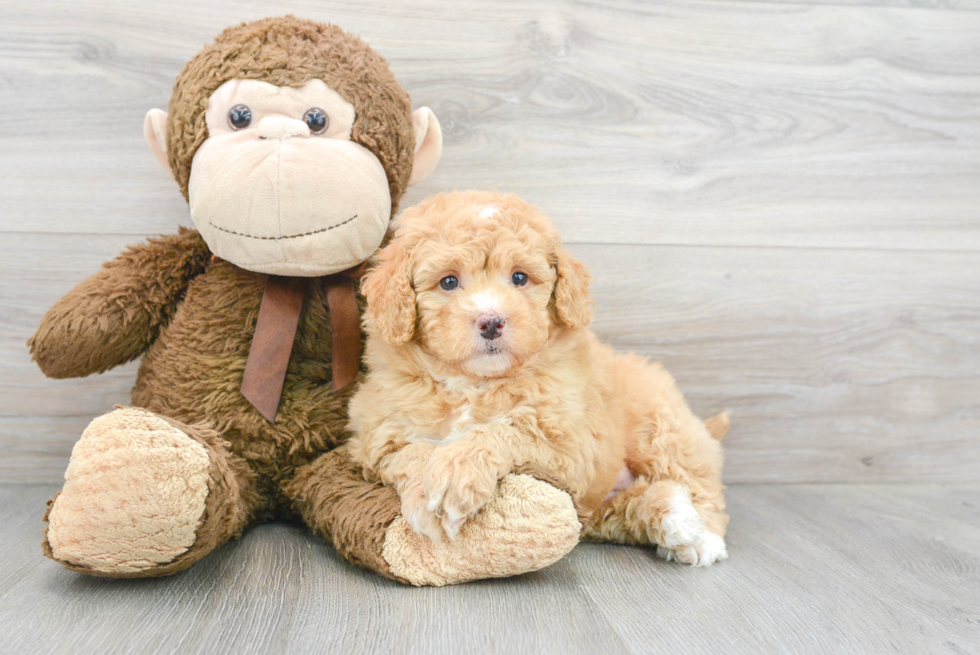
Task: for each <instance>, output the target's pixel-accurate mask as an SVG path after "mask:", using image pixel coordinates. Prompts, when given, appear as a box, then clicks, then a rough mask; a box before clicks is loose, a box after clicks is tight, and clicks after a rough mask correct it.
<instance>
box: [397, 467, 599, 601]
mask: <svg viewBox="0 0 980 655" xmlns="http://www.w3.org/2000/svg"><path fill="white" fill-rule="evenodd" d="M581 531H582V524H581V523H580V522H579V516H578V512H577V511H576V509H575V505H574V503H572V498H571V496H569V495H568V494H567V493H566V492H564V491H561V490H560V489H557V488H556V487H553V486H552V485H550V484H548V483H547V482H542V481H541V480H538V479H537V478H533V477H531V476H530V475H513V474H512V475H508V476H506V477H505V478H504V479H503V480H501V481H500V483H499V484H498V486H497V491H496V493H495V494H494V496H493V497H492V498H491V500H490V502H489V503H488V504H487V505H486V506H484V507H483V509H481V510H480V512H479V513H477V514H476V515H475V516H473V517H472V518H470V519H469V520H468V521H467V522H466V523H465V524H464V525H463V527H462V529H461V530H460V533H459V534H458V535H457V536H456V538H455V539H453V540H452V541H449V540H446V541H432V540H431V539H429V538H428V537H426V536H425V535H422V534H419V533H418V532H415V531H414V530H413V529H412V527H411V525H409V523H408V521H407V520H405V518H404V517H401V516H399V517H398V518H396V519H395V520H394V521H393V522H392V523H391V525H390V526H389V527H388V529H387V530H386V532H385V537H384V547H383V549H382V552H381V554H382V556H383V557H384V559H385V561H386V562H387V564H388V569H389V571H390V572H391V574H393V575H395V576H397V577H398V578H401V579H403V580H406V581H408V582H410V583H411V584H413V585H433V586H437V587H439V586H442V585H447V584H455V583H459V582H467V581H470V580H479V579H482V578H502V577H507V576H512V575H518V574H520V573H527V572H529V571H537V570H538V569H543V568H544V567H546V566H549V565H550V564H554V563H555V562H557V561H558V560H559V559H561V558H562V557H564V556H565V555H566V554H567V553H568V552H569V551H571V550H572V548H574V547H575V545H576V544H577V543H578V540H579V534H580V533H581Z"/></svg>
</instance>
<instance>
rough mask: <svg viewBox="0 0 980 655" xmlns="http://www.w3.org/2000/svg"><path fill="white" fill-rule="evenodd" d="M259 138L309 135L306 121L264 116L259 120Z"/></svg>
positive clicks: (285, 137)
mask: <svg viewBox="0 0 980 655" xmlns="http://www.w3.org/2000/svg"><path fill="white" fill-rule="evenodd" d="M258 133H259V138H260V139H288V138H289V137H293V136H300V137H302V136H310V128H309V127H307V125H306V123H304V122H303V121H300V120H296V119H295V118H286V117H284V116H266V117H265V118H263V119H262V120H260V121H259V129H258Z"/></svg>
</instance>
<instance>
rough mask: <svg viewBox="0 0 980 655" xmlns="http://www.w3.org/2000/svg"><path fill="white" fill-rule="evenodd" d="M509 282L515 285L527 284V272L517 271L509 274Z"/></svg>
mask: <svg viewBox="0 0 980 655" xmlns="http://www.w3.org/2000/svg"><path fill="white" fill-rule="evenodd" d="M510 282H511V284H513V285H514V286H515V287H523V286H524V285H525V284H527V273H522V272H521V271H517V272H516V273H514V274H513V275H511V276H510Z"/></svg>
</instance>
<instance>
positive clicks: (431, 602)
mask: <svg viewBox="0 0 980 655" xmlns="http://www.w3.org/2000/svg"><path fill="white" fill-rule="evenodd" d="M56 490H57V487H55V486H51V485H3V486H0V525H2V526H3V528H2V531H0V552H2V553H3V554H4V563H3V565H2V567H0V626H2V632H3V633H4V636H3V638H2V639H0V652H3V653H73V654H79V653H171V652H173V653H178V652H179V653H215V652H227V653H236V655H237V654H246V653H306V652H310V653H313V652H336V653H358V654H361V653H385V654H398V653H419V654H426V655H439V654H442V653H559V654H561V655H572V654H575V653H636V654H639V653H667V652H669V653H675V654H680V653H722V652H724V653H751V654H756V653H768V652H786V653H847V654H853V653H916V654H918V653H947V654H948V653H977V652H980V486H958V487H944V486H938V485H932V486H927V485H876V486H858V485H820V486H811V485H806V486H804V485H800V486H793V485H782V486H781V485H766V486H739V485H736V486H733V487H731V488H730V490H729V499H730V506H731V512H732V527H731V531H730V533H729V538H728V541H729V552H730V553H731V559H729V560H728V561H726V562H722V563H720V564H718V565H716V566H713V567H711V568H707V569H690V568H686V567H682V566H680V565H677V564H672V563H665V562H663V561H661V560H659V559H657V558H656V557H655V556H654V555H653V554H652V553H651V552H650V551H649V550H646V549H640V548H630V547H618V546H609V545H597V544H582V545H580V546H579V547H578V548H576V549H575V551H573V552H572V553H571V554H570V555H569V556H568V557H566V558H565V559H564V560H562V561H561V562H559V563H558V564H556V565H554V566H552V567H551V568H549V569H546V570H544V571H541V572H538V573H534V574H529V575H526V576H522V577H519V578H512V579H507V580H495V581H485V582H479V583H473V584H468V585H460V586H457V587H447V588H442V589H433V588H421V589H416V588H407V587H402V586H399V585H397V584H395V583H391V582H389V581H387V580H385V579H383V578H380V577H378V576H375V575H373V574H371V573H368V572H366V571H363V570H360V569H356V568H354V567H352V566H350V565H348V564H347V563H345V562H343V561H342V560H339V559H338V558H337V556H336V554H335V553H334V552H333V551H332V550H331V549H330V548H329V547H327V546H325V545H324V544H323V543H322V542H321V541H320V540H319V539H317V538H315V537H313V536H311V535H309V534H308V533H306V532H305V531H304V530H303V529H301V528H299V527H295V526H286V525H269V526H263V527H260V528H258V529H255V530H253V531H251V532H250V533H248V534H246V535H245V537H244V538H243V539H241V540H239V541H236V542H233V543H230V544H228V545H226V546H225V547H223V548H222V549H220V550H219V551H218V552H216V553H214V554H212V555H211V556H210V557H209V558H207V559H205V560H203V561H202V562H200V563H198V565H196V566H195V567H194V568H192V569H190V570H189V571H187V572H185V573H183V574H178V575H176V576H173V577H171V578H165V579H158V580H116V581H110V580H100V579H95V578H87V577H85V576H81V575H78V574H75V573H72V572H70V571H67V570H64V569H62V568H61V567H60V566H59V565H57V564H56V563H54V562H52V561H50V560H47V559H45V558H44V557H43V556H42V555H41V553H40V548H39V545H38V544H39V541H40V523H39V517H40V515H41V513H42V511H43V505H44V501H45V500H46V499H47V498H48V497H49V496H51V494H53V493H54V492H55V491H56Z"/></svg>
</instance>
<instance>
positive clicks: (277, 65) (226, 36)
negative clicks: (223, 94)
mask: <svg viewBox="0 0 980 655" xmlns="http://www.w3.org/2000/svg"><path fill="white" fill-rule="evenodd" d="M230 79H246V80H261V81H263V82H268V83H269V84H275V85H276V86H291V87H301V86H303V84H305V83H306V82H308V81H309V80H312V79H319V80H323V81H324V82H326V83H327V85H328V86H329V87H330V88H332V89H334V90H336V91H337V92H338V93H340V95H342V96H343V97H344V99H346V100H347V101H348V102H350V103H352V104H353V105H354V106H355V107H356V108H357V118H356V120H355V121H354V129H353V131H352V133H351V139H352V140H353V141H355V142H357V143H359V144H361V145H362V146H364V147H365V148H367V149H368V150H370V151H371V152H372V153H374V155H375V156H376V157H377V158H378V159H379V160H380V161H381V164H382V165H383V166H384V167H385V170H386V171H387V173H388V180H389V185H390V187H391V198H392V203H393V206H392V210H391V211H392V215H394V213H395V212H396V211H397V206H396V205H395V203H396V202H397V199H398V198H401V196H402V194H403V193H404V191H405V188H406V187H407V186H408V180H409V178H410V177H411V174H412V165H411V162H412V152H413V151H414V149H415V136H414V130H413V126H412V103H411V99H410V98H409V96H408V94H407V93H405V91H404V90H403V89H402V87H401V85H400V84H399V83H398V80H397V79H395V76H394V74H393V73H392V72H391V69H390V68H389V66H388V62H386V61H385V60H384V58H383V57H382V56H381V55H379V54H378V53H376V52H375V51H374V50H373V49H372V48H371V47H370V46H369V45H367V44H366V43H364V42H363V41H361V40H360V39H359V38H357V37H356V36H352V35H350V34H348V33H346V32H344V31H343V30H342V29H340V28H339V27H337V26H336V25H326V24H323V23H317V22H314V21H309V20H303V19H300V18H295V17H293V16H284V17H280V18H267V19H264V20H257V21H253V22H250V23H243V24H241V25H238V26H235V27H229V28H228V29H226V30H225V31H224V32H222V33H221V34H220V35H219V36H218V38H217V39H215V40H214V42H213V43H212V44H210V45H208V46H206V47H205V48H204V50H202V51H201V52H200V53H198V55H197V56H195V57H194V58H193V59H191V60H190V62H188V63H187V65H186V66H185V67H184V70H183V71H182V72H181V74H180V75H179V76H178V77H177V82H176V84H175V85H174V93H173V96H172V97H171V100H170V107H169V119H168V126H167V137H168V142H167V152H168V154H169V155H170V169H171V170H172V171H173V174H174V177H176V178H177V184H179V185H180V189H181V191H182V192H183V194H184V197H185V198H186V197H187V183H188V181H189V180H190V170H191V162H192V161H193V160H194V154H195V153H196V152H197V149H198V148H199V147H200V146H201V144H202V143H204V140H205V139H207V138H208V128H207V125H206V124H205V115H204V114H205V109H206V108H207V100H208V98H209V97H210V96H211V94H212V93H214V91H215V90H216V89H217V88H218V87H219V86H221V85H222V84H224V83H225V82H226V81H228V80H230Z"/></svg>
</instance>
